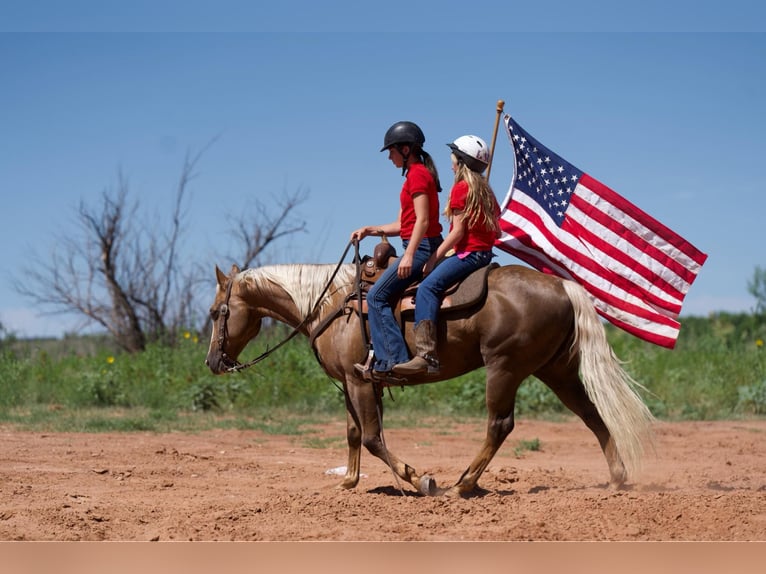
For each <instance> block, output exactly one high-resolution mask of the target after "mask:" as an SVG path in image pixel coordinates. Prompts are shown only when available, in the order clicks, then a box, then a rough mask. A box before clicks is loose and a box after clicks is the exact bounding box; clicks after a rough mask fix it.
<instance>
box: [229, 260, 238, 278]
mask: <svg viewBox="0 0 766 574" xmlns="http://www.w3.org/2000/svg"><path fill="white" fill-rule="evenodd" d="M237 273H239V267H237V264H236V263H235V264H234V265H232V266H231V272H230V273H229V274H230V275H231V276H232V277H233V276H234V275H236V274H237Z"/></svg>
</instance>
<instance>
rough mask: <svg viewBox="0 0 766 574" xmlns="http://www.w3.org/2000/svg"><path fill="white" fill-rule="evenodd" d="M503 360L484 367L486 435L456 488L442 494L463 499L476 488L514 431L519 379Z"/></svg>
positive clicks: (497, 360)
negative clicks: (486, 416)
mask: <svg viewBox="0 0 766 574" xmlns="http://www.w3.org/2000/svg"><path fill="white" fill-rule="evenodd" d="M503 362H504V361H503V360H501V359H496V360H494V361H493V362H492V363H490V366H487V413H488V420H487V434H486V436H485V438H484V443H483V444H482V447H481V450H480V451H479V454H477V455H476V457H475V458H474V459H473V461H471V464H470V465H469V467H468V468H467V469H466V470H465V472H463V474H462V476H461V477H460V479H459V480H458V481H457V483H456V484H455V486H453V487H452V488H450V489H448V490H447V491H446V493H445V494H448V495H459V496H465V495H468V494H470V493H471V492H474V491H475V490H476V489H477V487H478V481H479V477H480V476H481V475H482V473H483V472H484V471H485V470H486V468H487V466H488V465H489V463H490V461H491V460H492V458H493V457H494V456H495V453H497V451H498V449H499V448H500V446H501V445H502V444H503V442H504V441H505V439H506V438H507V437H508V435H509V434H510V433H511V431H512V430H513V426H514V418H513V410H514V408H515V405H516V391H517V390H518V388H519V385H520V384H521V380H519V378H518V377H516V376H514V375H513V374H512V372H511V370H510V368H509V367H506V368H504V367H503Z"/></svg>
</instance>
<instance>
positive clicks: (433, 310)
mask: <svg viewBox="0 0 766 574" xmlns="http://www.w3.org/2000/svg"><path fill="white" fill-rule="evenodd" d="M491 261H492V251H474V252H472V253H469V254H468V255H466V256H465V257H464V258H463V259H460V258H458V256H457V255H452V256H451V257H447V258H445V259H442V261H441V262H440V263H439V264H438V265H437V266H436V268H434V270H433V271H431V273H429V274H428V275H426V278H425V279H423V281H422V283H421V284H420V285H418V293H417V295H416V297H415V325H417V324H418V323H420V322H421V321H423V320H426V319H428V320H430V321H433V322H434V323H436V317H437V315H438V313H439V307H440V306H441V303H442V297H443V296H444V292H445V291H446V290H447V289H449V288H450V287H451V286H452V285H454V284H455V283H457V282H458V281H460V280H461V279H463V278H464V277H467V276H468V275H469V274H470V273H471V272H473V271H475V270H476V269H479V268H480V267H484V266H485V265H489V263H490V262H491Z"/></svg>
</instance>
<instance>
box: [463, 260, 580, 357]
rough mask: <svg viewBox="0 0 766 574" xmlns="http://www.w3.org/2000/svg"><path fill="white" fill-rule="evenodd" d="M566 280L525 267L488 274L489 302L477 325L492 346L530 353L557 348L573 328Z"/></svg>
mask: <svg viewBox="0 0 766 574" xmlns="http://www.w3.org/2000/svg"><path fill="white" fill-rule="evenodd" d="M562 281H564V280H563V279H561V278H560V277H556V276H554V275H547V274H545V273H541V272H540V271H536V270H534V269H530V268H528V267H523V266H521V265H506V266H502V267H498V268H497V269H494V270H492V272H491V273H490V274H489V278H488V282H489V285H488V287H489V289H488V294H487V299H486V301H485V303H484V305H483V306H482V308H481V309H480V310H479V311H478V312H477V314H476V319H477V324H478V325H480V327H479V328H480V329H481V331H483V332H484V335H485V337H487V338H490V339H491V340H492V341H493V343H492V344H493V345H501V344H500V341H501V340H502V339H503V338H505V339H506V341H507V343H506V344H503V345H501V346H503V347H506V346H513V347H514V348H515V349H517V350H518V349H524V351H523V352H531V351H532V347H539V346H556V347H558V346H559V345H560V344H561V343H562V342H563V341H564V340H565V339H567V338H568V337H569V336H570V334H571V331H572V329H573V326H574V314H573V308H572V304H571V302H570V301H569V297H568V296H567V294H566V291H565V290H564V287H563V285H562Z"/></svg>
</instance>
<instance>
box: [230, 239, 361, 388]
mask: <svg viewBox="0 0 766 574" xmlns="http://www.w3.org/2000/svg"><path fill="white" fill-rule="evenodd" d="M352 244H353V245H354V249H355V255H354V261H355V262H356V265H357V266H359V261H360V260H359V241H358V240H356V239H352V240H351V241H349V242H348V244H347V245H346V249H345V250H344V251H343V255H341V258H340V261H338V264H337V265H336V266H335V270H334V271H333V273H332V275H331V276H330V278H329V279H328V281H327V284H326V285H325V287H324V289H323V290H322V293H320V295H319V297H317V300H316V303H314V305H313V306H312V307H311V310H310V311H309V312H308V313H307V314H306V316H305V317H304V318H303V320H301V322H300V323H298V324H297V325H296V326H295V327H293V330H292V331H291V332H290V333H289V334H288V335H287V337H285V338H284V339H283V340H282V341H280V342H279V343H277V344H276V345H275V346H274V347H271V348H269V349H266V351H264V352H263V353H261V354H260V355H259V356H257V357H256V358H254V359H252V360H250V361H248V362H246V363H240V362H239V361H237V360H236V359H233V358H231V357H230V356H229V355H228V354H227V353H226V339H227V336H228V328H227V322H228V319H229V315H230V313H231V311H230V309H229V299H230V298H231V288H232V285H233V284H234V277H230V278H229V282H228V284H227V285H226V296H225V297H224V300H223V303H221V304H220V305H219V307H218V321H219V323H218V336H217V337H216V342H217V344H218V352H219V354H220V357H221V362H222V363H223V365H224V367H226V372H227V373H236V372H238V371H241V370H243V369H247V368H248V367H252V366H253V365H255V364H256V363H259V362H261V361H262V360H264V359H265V358H267V357H268V356H269V355H271V354H272V353H273V352H274V351H276V350H277V349H279V348H280V347H281V346H282V345H284V344H285V343H287V342H288V341H289V340H290V339H292V338H293V337H295V336H296V335H297V334H298V333H300V330H301V328H302V327H303V326H304V325H305V324H306V323H308V322H309V321H310V320H311V319H312V318H313V317H314V314H315V313H316V311H317V309H318V308H319V305H320V303H321V302H322V300H323V299H324V296H325V295H326V294H327V290H328V289H329V288H330V286H331V285H332V282H333V281H334V280H335V277H336V276H337V275H338V271H339V270H340V267H341V265H343V260H344V259H345V258H346V255H347V254H348V250H349V248H350V247H351V245H352ZM357 275H358V273H357Z"/></svg>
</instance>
